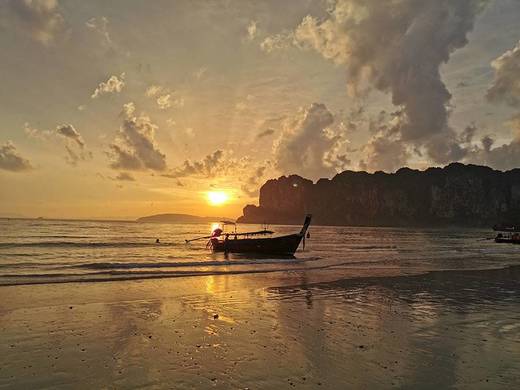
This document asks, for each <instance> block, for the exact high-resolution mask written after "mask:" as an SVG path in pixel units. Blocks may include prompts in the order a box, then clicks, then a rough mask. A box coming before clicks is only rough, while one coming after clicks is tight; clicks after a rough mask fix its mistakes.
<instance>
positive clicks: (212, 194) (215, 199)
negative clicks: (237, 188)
mask: <svg viewBox="0 0 520 390" xmlns="http://www.w3.org/2000/svg"><path fill="white" fill-rule="evenodd" d="M206 196H207V198H208V202H209V204H211V205H213V206H220V205H223V204H224V203H226V202H227V201H228V200H229V194H228V193H226V192H224V191H208V192H207V193H206Z"/></svg>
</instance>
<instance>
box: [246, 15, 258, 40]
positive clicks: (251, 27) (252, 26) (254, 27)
mask: <svg viewBox="0 0 520 390" xmlns="http://www.w3.org/2000/svg"><path fill="white" fill-rule="evenodd" d="M257 33H258V22H257V21H255V20H251V21H250V22H249V24H248V25H247V39H248V40H249V41H252V40H254V39H255V38H256V35H257Z"/></svg>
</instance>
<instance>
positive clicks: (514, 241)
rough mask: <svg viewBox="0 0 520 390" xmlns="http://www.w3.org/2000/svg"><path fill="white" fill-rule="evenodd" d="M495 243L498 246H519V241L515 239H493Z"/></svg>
mask: <svg viewBox="0 0 520 390" xmlns="http://www.w3.org/2000/svg"><path fill="white" fill-rule="evenodd" d="M495 242H497V243H499V244H520V239H517V238H495Z"/></svg>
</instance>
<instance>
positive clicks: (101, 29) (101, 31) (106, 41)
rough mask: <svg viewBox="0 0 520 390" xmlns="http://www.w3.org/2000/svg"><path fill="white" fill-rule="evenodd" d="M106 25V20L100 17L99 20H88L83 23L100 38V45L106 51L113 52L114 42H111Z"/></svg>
mask: <svg viewBox="0 0 520 390" xmlns="http://www.w3.org/2000/svg"><path fill="white" fill-rule="evenodd" d="M108 24H109V20H108V18H107V17H106V16H101V17H99V18H91V19H89V20H88V21H87V22H86V23H85V26H86V27H87V28H88V29H90V30H91V31H93V32H95V33H96V34H98V35H99V36H100V38H101V43H102V45H103V46H104V47H105V48H106V49H108V50H115V49H116V48H115V45H114V42H113V41H112V37H111V36H110V33H109V31H108Z"/></svg>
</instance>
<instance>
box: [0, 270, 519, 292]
mask: <svg viewBox="0 0 520 390" xmlns="http://www.w3.org/2000/svg"><path fill="white" fill-rule="evenodd" d="M329 268H331V267H330V266H328V265H324V266H318V267H313V268H292V269H264V270H261V269H260V270H244V271H240V270H235V271H197V272H193V271H176V273H175V274H173V273H172V274H168V273H167V272H156V273H155V274H153V272H152V271H150V272H144V271H143V272H142V273H143V274H144V275H135V276H122V277H114V278H105V279H101V278H92V277H85V278H83V279H77V280H52V281H38V280H35V281H29V282H20V283H12V284H8V283H5V284H0V288H3V287H17V286H40V285H60V284H74V283H80V284H84V283H110V282H134V281H135V282H137V281H141V280H142V281H146V280H155V279H157V280H162V279H181V278H197V277H207V276H227V275H229V276H235V275H237V276H238V275H244V276H247V275H251V276H253V275H262V274H271V273H281V274H284V273H287V272H313V273H314V272H316V271H317V272H319V271H322V270H328V269H329ZM332 268H333V267H332ZM382 270H391V271H394V270H395V268H394V267H388V268H384V267H378V268H377V269H376V272H381V271H382ZM503 270H511V271H515V272H519V273H520V265H518V264H510V265H504V266H502V267H489V268H468V269H460V268H458V269H455V268H450V269H442V270H417V269H416V270H414V269H409V270H408V272H407V273H404V274H403V273H393V274H392V273H391V272H390V273H386V274H384V275H382V274H381V275H373V276H367V275H365V274H363V275H359V274H358V275H354V274H352V273H353V271H357V272H358V273H359V272H360V271H364V273H370V271H371V270H370V269H358V268H352V269H351V270H350V271H351V274H350V275H347V276H345V277H340V278H338V279H335V280H332V281H327V282H320V281H316V282H313V283H312V284H320V283H330V282H341V281H344V280H345V281H346V280H359V281H363V280H366V281H368V280H372V279H374V280H381V279H385V278H392V279H394V278H407V277H412V276H425V275H430V274H431V275H435V274H439V273H478V272H489V271H503ZM372 271H373V270H372ZM113 274H114V275H117V272H114V273H113ZM92 275H95V274H92ZM100 275H106V273H100ZM72 276H77V275H72ZM3 277H12V278H15V277H16V278H23V276H20V275H12V276H11V275H3ZM30 277H33V278H35V279H43V278H45V277H49V275H30ZM296 286H297V285H295V287H296Z"/></svg>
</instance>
